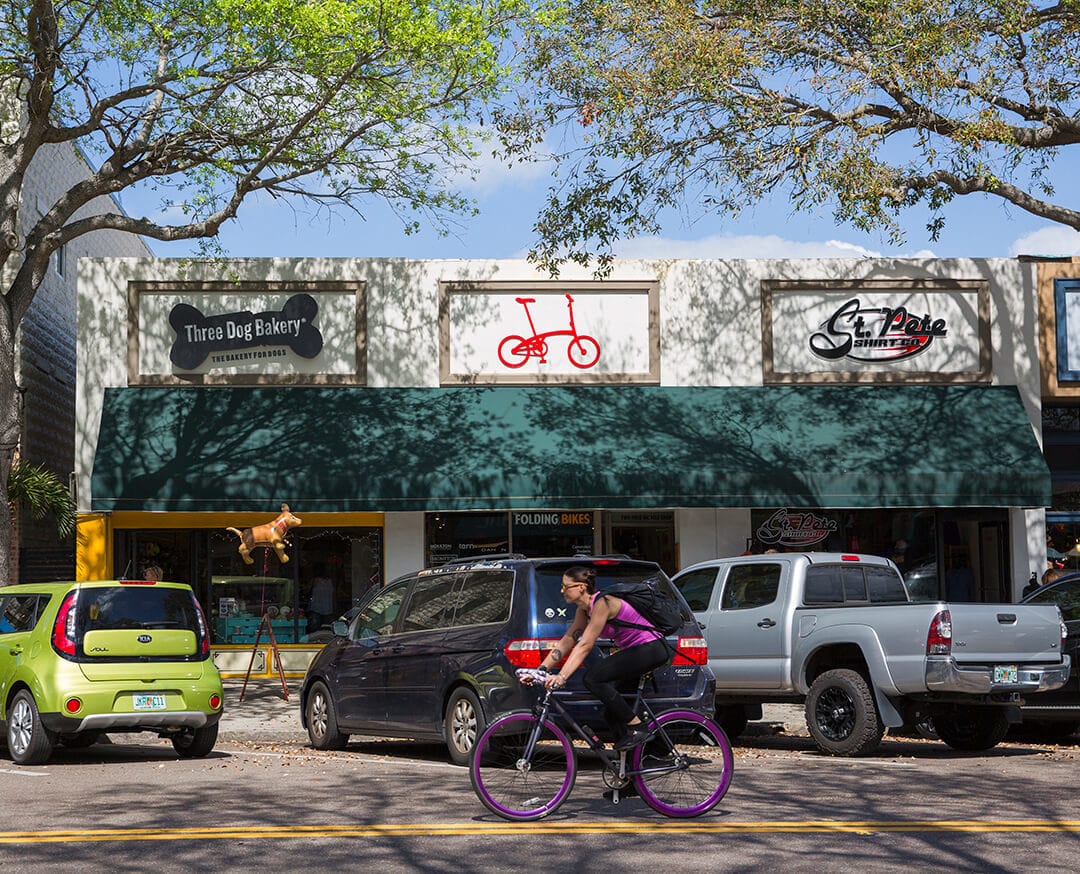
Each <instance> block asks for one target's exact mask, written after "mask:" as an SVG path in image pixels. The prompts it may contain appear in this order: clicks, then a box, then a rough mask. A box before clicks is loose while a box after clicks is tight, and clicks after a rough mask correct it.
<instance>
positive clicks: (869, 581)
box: [803, 564, 908, 605]
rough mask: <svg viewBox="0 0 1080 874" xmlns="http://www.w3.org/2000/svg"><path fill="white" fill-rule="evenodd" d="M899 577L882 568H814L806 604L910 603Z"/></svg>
mask: <svg viewBox="0 0 1080 874" xmlns="http://www.w3.org/2000/svg"><path fill="white" fill-rule="evenodd" d="M907 599H908V598H907V592H906V591H905V589H904V583H903V581H901V579H900V577H899V575H898V574H897V573H896V572H895V571H894V570H893V569H892V568H888V567H881V566H878V565H862V566H857V565H830V564H819V565H813V566H812V567H808V568H807V569H806V590H805V592H803V604H807V605H814V604H817V605H821V604H844V603H855V604H858V603H864V604H865V603H866V602H867V601H869V602H871V603H874V604H882V603H891V602H897V601H900V602H903V601H907Z"/></svg>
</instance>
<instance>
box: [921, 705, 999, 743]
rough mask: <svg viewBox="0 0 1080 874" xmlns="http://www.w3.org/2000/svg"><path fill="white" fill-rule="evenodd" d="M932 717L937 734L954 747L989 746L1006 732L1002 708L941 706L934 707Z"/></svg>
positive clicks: (997, 741)
mask: <svg viewBox="0 0 1080 874" xmlns="http://www.w3.org/2000/svg"><path fill="white" fill-rule="evenodd" d="M933 718H934V728H935V729H937V734H938V737H940V738H941V739H942V740H943V741H945V743H947V744H948V745H949V746H950V747H952V748H953V749H954V750H965V751H967V752H979V751H981V750H989V749H992V748H993V747H996V746H997V745H998V744H999V743H1001V741H1003V740H1004V739H1005V735H1006V734H1008V731H1009V720H1008V719H1007V718H1006V717H1005V708H1003V707H963V706H958V705H942V706H940V707H937V708H935V709H934V712H933Z"/></svg>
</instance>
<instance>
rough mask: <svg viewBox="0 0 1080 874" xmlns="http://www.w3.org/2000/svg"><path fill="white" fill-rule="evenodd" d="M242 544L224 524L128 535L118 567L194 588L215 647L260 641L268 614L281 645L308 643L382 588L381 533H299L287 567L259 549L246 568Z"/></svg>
mask: <svg viewBox="0 0 1080 874" xmlns="http://www.w3.org/2000/svg"><path fill="white" fill-rule="evenodd" d="M238 542H239V541H238V539H237V537H236V535H235V534H234V533H232V532H230V531H227V530H225V528H224V527H222V528H213V529H192V530H169V529H147V530H141V529H130V530H123V531H118V532H117V539H116V555H115V563H116V567H117V568H123V569H124V571H123V573H122V574H121V578H129V579H131V578H138V579H145V578H151V579H152V578H155V577H157V578H159V579H165V580H171V581H176V582H183V583H188V584H189V585H191V586H192V588H193V589H194V590H195V594H196V597H198V599H199V601H200V602H201V603H202V604H203V607H204V609H205V611H206V615H207V617H208V618H209V620H210V628H211V643H213V644H215V645H221V644H238V645H249V644H252V643H254V642H255V639H256V636H257V634H258V630H259V625H260V623H261V621H262V620H263V617H264V616H265V617H266V618H267V620H268V621H269V622H271V623H272V626H271V627H272V628H273V632H274V637H275V639H276V640H277V642H278V643H304V642H306V638H307V636H308V635H309V634H310V633H311V632H313V631H316V630H326V629H328V628H329V627H330V625H331V624H332V623H333V621H334V620H335V619H337V618H339V617H341V616H344V615H345V614H346V613H347V612H348V611H349V609H350V608H351V607H353V606H355V605H356V604H357V603H358V602H359V601H360V600H361V599H362V598H363V596H364V595H365V594H366V592H367V591H368V590H369V589H371V588H379V587H380V586H381V585H382V583H383V579H382V551H383V547H382V529H381V528H366V527H364V528H361V527H355V528H353V527H348V528H346V527H342V528H309V529H296V528H294V529H292V530H291V531H289V533H288V535H287V536H286V538H285V543H286V555H287V556H288V557H289V561H288V562H282V561H279V559H278V557H277V554H276V553H275V551H274V550H273V549H270V548H267V547H256V548H255V549H253V550H252V551H251V558H252V559H253V563H252V564H248V563H247V562H245V561H244V560H243V558H242V557H241V556H240V553H239V552H238V550H237V544H238ZM159 572H160V576H157V575H158V573H159ZM268 639H269V637H268V635H267V634H266V633H265V631H264V633H263V636H262V640H263V641H267V640H268ZM321 642H324V641H321Z"/></svg>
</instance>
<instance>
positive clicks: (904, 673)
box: [673, 552, 1069, 756]
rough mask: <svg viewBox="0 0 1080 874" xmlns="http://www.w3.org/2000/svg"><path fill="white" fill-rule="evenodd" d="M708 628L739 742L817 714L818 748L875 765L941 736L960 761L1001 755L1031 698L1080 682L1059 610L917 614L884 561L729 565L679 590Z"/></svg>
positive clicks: (731, 728)
mask: <svg viewBox="0 0 1080 874" xmlns="http://www.w3.org/2000/svg"><path fill="white" fill-rule="evenodd" d="M673 579H674V582H675V585H676V586H678V587H679V589H680V590H681V591H682V594H683V596H684V597H685V598H686V601H687V603H688V604H689V605H690V608H691V609H692V610H693V611H694V614H695V617H696V618H697V620H698V622H699V624H700V625H701V627H702V629H703V632H704V635H705V639H706V641H707V643H708V647H709V667H710V668H712V671H713V673H714V674H715V675H716V704H717V710H716V715H717V720H718V721H719V722H720V724H721V725H723V726H724V728H725V729H726V730H727V732H728V734H729V735H730V736H735V735H738V734H739V733H741V732H742V731H743V729H744V728H745V727H746V723H747V720H748V719H760V718H761V705H762V704H763V703H768V702H773V703H775V702H787V703H800V704H805V709H806V724H807V728H809V730H810V734H811V735H812V736H813V738H814V741H815V742H816V743H817V745H818V747H819V748H820V749H821V750H822V751H824V752H827V753H830V754H833V755H838V756H855V755H860V754H864V753H869V752H871V751H872V750H874V749H875V748H876V747H877V746H878V744H879V743H880V742H881V738H882V735H883V734H884V731H885V729H886V728H900V727H902V726H909V727H915V726H918V725H920V724H924V725H925V724H930V723H932V725H933V730H934V731H936V733H937V736H938V737H940V738H941V740H943V741H945V743H947V744H948V745H949V746H951V747H953V748H955V749H960V750H986V749H990V748H991V747H993V746H995V745H996V744H998V743H999V742H1000V741H1001V740H1002V739H1003V738H1004V737H1005V734H1006V732H1007V731H1008V728H1009V723H1010V722H1018V721H1019V720H1020V712H1019V705H1020V704H1021V703H1022V702H1023V696H1024V695H1029V694H1031V693H1035V692H1041V691H1046V690H1050V689H1056V688H1058V687H1059V686H1061V685H1062V684H1064V683H1065V681H1066V680H1067V679H1068V676H1069V657H1068V656H1067V655H1064V653H1063V638H1064V637H1065V634H1066V629H1065V624H1064V623H1063V622H1062V619H1061V614H1060V612H1059V611H1058V608H1057V607H1056V606H1053V605H1050V606H1045V607H1043V606H1038V607H1036V606H1031V605H1020V604H968V603H944V602H913V601H911V600H910V598H909V596H908V592H907V589H906V588H905V587H904V582H903V580H902V578H901V576H900V573H899V572H898V571H897V569H896V566H895V565H894V564H893V563H892V562H890V561H889V560H888V559H885V558H880V557H877V556H869V555H857V554H841V553H812V552H810V553H778V554H773V555H748V556H739V557H734V558H721V559H714V560H711V561H706V562H701V563H699V564H695V565H692V566H690V567H688V568H686V569H684V570H683V571H681V572H680V573H678V574H677V575H676V576H675V577H674V578H673Z"/></svg>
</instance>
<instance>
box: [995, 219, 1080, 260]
mask: <svg viewBox="0 0 1080 874" xmlns="http://www.w3.org/2000/svg"><path fill="white" fill-rule="evenodd" d="M1009 255H1010V256H1012V257H1013V258H1015V257H1016V256H1017V255H1080V233H1077V232H1076V231H1074V230H1073V229H1072V228H1067V227H1065V226H1064V225H1050V226H1049V227H1045V228H1039V230H1037V231H1032V232H1031V233H1030V234H1025V235H1024V236H1022V237H1020V239H1018V240H1017V241H1016V242H1014V243H1013V244H1012V245H1011V246H1010V247H1009Z"/></svg>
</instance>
